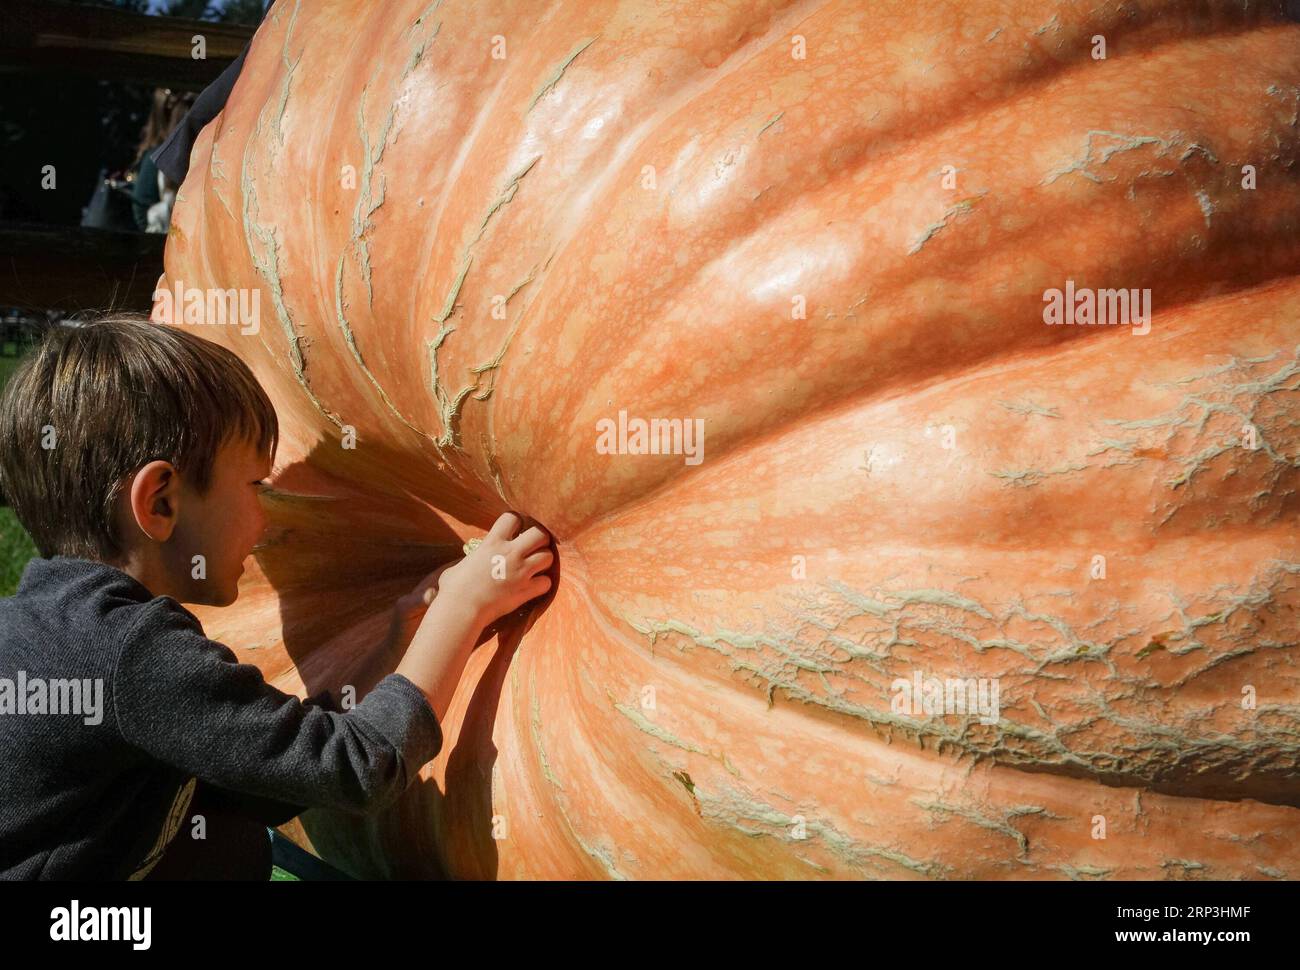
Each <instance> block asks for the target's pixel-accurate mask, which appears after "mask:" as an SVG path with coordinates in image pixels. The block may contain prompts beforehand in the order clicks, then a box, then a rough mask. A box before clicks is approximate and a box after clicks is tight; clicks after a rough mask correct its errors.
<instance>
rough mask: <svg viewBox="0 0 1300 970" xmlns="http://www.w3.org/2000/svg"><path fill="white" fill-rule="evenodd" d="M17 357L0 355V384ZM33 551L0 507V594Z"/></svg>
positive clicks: (8, 590) (7, 592)
mask: <svg viewBox="0 0 1300 970" xmlns="http://www.w3.org/2000/svg"><path fill="white" fill-rule="evenodd" d="M12 347H13V345H12V344H6V345H5V346H4V347H3V348H0V350H3V351H4V352H5V353H6V354H7V353H9V352H10V350H11V348H12ZM19 360H21V358H19V357H9V356H0V388H3V387H4V385H5V382H6V381H8V380H9V375H10V374H12V373H13V372H14V368H15V367H17V366H18V361H19ZM35 555H36V547H35V546H34V545H32V540H31V539H30V538H29V537H28V535H27V533H26V531H24V529H23V527H22V526H21V525H19V524H18V518H17V517H16V516H15V515H14V513H13V509H10V508H7V507H0V596H13V595H14V593H15V592H17V590H18V580H20V579H21V578H22V575H23V567H24V566H26V565H27V561H28V560H29V559H32V558H33V557H35Z"/></svg>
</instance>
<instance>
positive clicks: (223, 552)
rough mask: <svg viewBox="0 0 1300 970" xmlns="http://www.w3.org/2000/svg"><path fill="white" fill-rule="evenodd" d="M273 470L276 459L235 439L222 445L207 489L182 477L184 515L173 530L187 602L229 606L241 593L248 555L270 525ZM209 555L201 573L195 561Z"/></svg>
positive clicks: (174, 551)
mask: <svg viewBox="0 0 1300 970" xmlns="http://www.w3.org/2000/svg"><path fill="white" fill-rule="evenodd" d="M270 473H271V460H270V458H269V457H268V456H267V455H265V454H259V453H258V452H257V450H256V449H255V448H254V447H253V445H252V444H250V443H248V442H246V441H241V440H233V441H228V442H226V444H224V445H222V447H221V450H220V451H218V452H217V459H216V462H215V463H214V466H213V470H212V483H211V487H210V488H209V489H208V492H207V494H206V495H199V494H198V492H197V491H196V490H195V489H193V488H191V487H190V486H188V485H187V484H185V483H184V481H183V480H182V483H181V488H182V497H181V501H180V513H181V514H180V516H179V517H178V520H177V523H176V530H175V532H174V533H173V535H172V540H173V541H172V542H170V543H168V544H167V545H169V546H171V547H172V555H173V556H175V557H176V561H175V562H173V563H170V564H169V567H170V570H172V571H174V575H175V576H176V579H177V580H178V582H177V585H178V586H179V587H180V588H181V589H182V590H183V591H184V594H185V595H184V596H183V597H181V596H178V597H177V599H179V600H180V601H181V602H185V603H201V604H204V605H207V606H229V605H230V604H231V603H233V602H235V599H236V597H237V596H238V595H239V589H238V588H239V577H240V576H241V575H242V574H243V572H244V560H245V559H247V558H248V556H249V554H250V553H251V552H252V551H253V546H255V545H256V544H257V542H258V540H259V539H260V538H261V536H262V533H263V532H264V531H265V529H266V512H265V511H264V510H263V508H262V502H261V498H260V496H261V493H262V490H263V489H264V488H265V485H264V483H263V481H262V480H263V479H265V478H266V477H267V476H268V475H269V474H270ZM196 555H201V556H203V560H204V562H203V567H204V568H203V570H202V572H201V573H200V574H199V575H196V572H198V570H197V568H196V566H195V565H194V562H193V557H194V556H196Z"/></svg>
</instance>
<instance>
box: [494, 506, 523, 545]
mask: <svg viewBox="0 0 1300 970" xmlns="http://www.w3.org/2000/svg"><path fill="white" fill-rule="evenodd" d="M523 523H524V520H523V519H521V518H520V517H519V515H518V514H517V513H515V512H502V513H501V514H500V515H499V516H498V517H497V520H496V521H495V522H493V523H492V528H491V529H489V530H488V534H487V537H488V538H489V539H501V540H504V541H507V542H508V541H510V540H511V539H513V538H514V536H515V533H516V532H517V531H519V527H520V526H521V525H523Z"/></svg>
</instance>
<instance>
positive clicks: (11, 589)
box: [0, 508, 36, 596]
mask: <svg viewBox="0 0 1300 970" xmlns="http://www.w3.org/2000/svg"><path fill="white" fill-rule="evenodd" d="M35 556H36V546H34V545H33V544H32V540H31V539H30V538H29V537H28V535H27V533H26V531H25V530H24V529H23V527H22V526H21V525H19V524H18V517H17V516H16V515H14V510H13V509H10V508H0V596H13V595H14V593H15V592H17V591H18V580H20V579H21V578H22V575H23V567H24V566H26V565H27V561H28V560H29V559H32V558H34V557H35Z"/></svg>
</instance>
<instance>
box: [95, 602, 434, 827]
mask: <svg viewBox="0 0 1300 970" xmlns="http://www.w3.org/2000/svg"><path fill="white" fill-rule="evenodd" d="M111 690H112V694H113V701H114V709H115V713H116V717H117V723H118V726H119V730H120V731H121V732H122V735H123V737H124V738H125V739H126V740H127V741H128V742H130V743H131V744H133V745H135V746H136V747H137V748H140V749H141V750H143V751H145V752H147V753H149V754H150V755H152V756H153V757H155V758H157V759H158V760H160V761H163V762H165V763H167V764H170V765H173V766H175V767H177V768H180V769H181V770H183V771H186V772H188V773H189V774H193V775H195V776H196V777H198V778H200V779H202V780H204V781H207V782H209V783H210V784H213V785H216V786H219V787H221V788H226V789H230V790H232V791H237V792H245V793H248V794H250V795H254V796H259V797H261V798H269V799H274V800H276V801H279V802H286V803H289V804H290V805H304V806H324V807H331V808H338V809H343V810H350V811H359V812H364V811H369V810H372V809H373V808H376V807H378V806H379V805H382V804H384V803H387V802H389V801H391V800H393V799H395V798H396V797H397V796H398V795H399V794H400V793H401V792H402V791H404V790H405V789H406V787H407V786H408V784H409V783H410V782H411V781H412V780H413V779H414V778H415V777H416V775H417V773H418V772H419V769H420V767H421V766H422V765H424V764H425V763H426V762H428V761H430V760H431V759H432V758H433V757H434V756H435V755H436V754H437V753H438V751H439V750H440V749H441V747H442V730H441V726H440V725H439V724H438V719H437V717H436V716H435V715H434V713H433V710H432V709H431V708H430V706H429V704H428V702H427V700H426V698H425V697H424V695H423V693H422V692H421V691H420V689H419V688H417V687H416V686H415V685H414V684H412V683H411V681H409V680H408V679H406V678H405V677H404V676H402V675H399V674H390V675H389V676H387V677H385V678H384V679H383V680H382V681H380V682H379V683H378V684H376V685H375V687H374V688H373V689H372V690H371V691H370V692H369V693H368V694H367V695H366V696H365V698H364V699H363V700H362V701H361V702H360V703H359V704H357V706H356V707H355V708H354V709H353V710H351V711H349V712H347V713H346V714H343V713H338V712H336V711H330V710H326V709H325V708H324V707H323V706H320V705H318V704H304V703H303V702H301V701H299V700H298V699H297V698H296V697H293V696H291V695H289V694H286V693H284V692H283V691H280V690H277V689H276V688H274V687H272V686H271V685H269V684H267V683H266V681H265V679H264V678H263V677H262V674H261V671H259V670H258V669H257V667H255V666H253V665H252V664H241V663H239V662H238V661H237V658H236V657H235V655H234V653H233V652H231V650H230V649H229V648H228V647H226V646H225V645H223V644H220V643H217V642H216V641H213V640H209V639H207V637H205V636H204V635H203V632H202V628H201V627H200V626H199V625H198V622H197V621H196V620H195V619H194V618H193V617H192V616H191V615H189V614H188V613H186V612H185V611H183V610H180V609H177V608H175V607H174V606H170V605H168V604H167V602H166V601H164V600H161V599H160V600H155V601H153V602H151V603H149V604H146V605H145V606H144V607H143V608H142V613H141V616H140V617H139V618H138V619H137V621H136V622H135V623H134V624H133V626H132V628H131V630H130V631H129V632H128V634H127V636H126V637H125V638H124V642H123V644H122V648H121V652H120V654H119V656H118V660H117V664H116V667H115V670H114V674H113V682H112V685H111Z"/></svg>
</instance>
